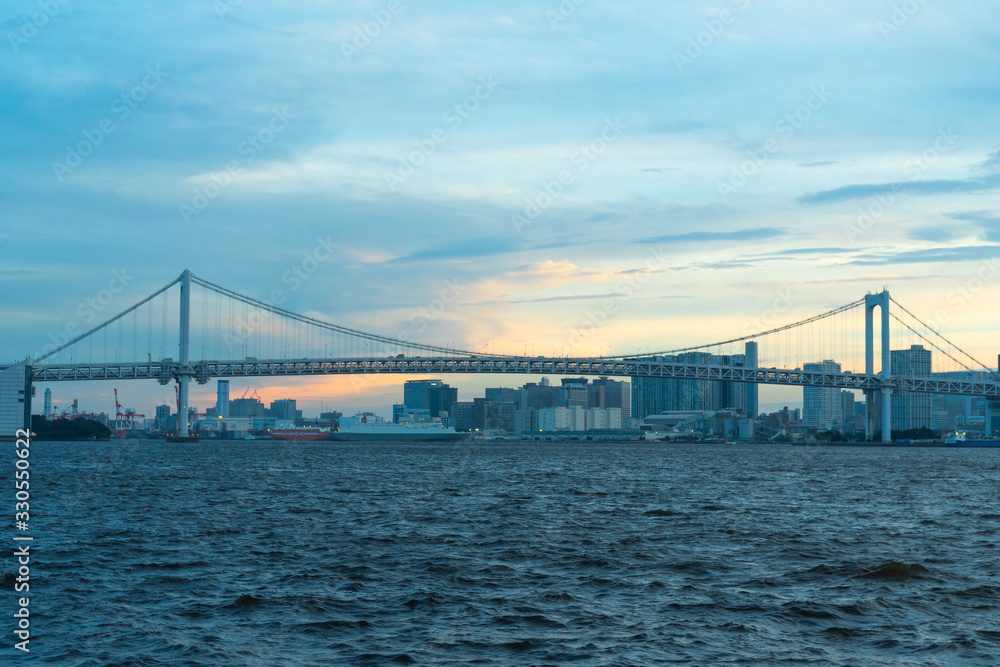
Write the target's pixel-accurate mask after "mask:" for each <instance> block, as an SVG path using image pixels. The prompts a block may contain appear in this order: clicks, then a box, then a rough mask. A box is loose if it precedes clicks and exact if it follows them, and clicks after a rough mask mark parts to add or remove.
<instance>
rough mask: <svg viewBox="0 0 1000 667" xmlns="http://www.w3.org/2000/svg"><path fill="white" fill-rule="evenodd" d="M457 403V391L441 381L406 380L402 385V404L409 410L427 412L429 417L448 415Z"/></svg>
mask: <svg viewBox="0 0 1000 667" xmlns="http://www.w3.org/2000/svg"><path fill="white" fill-rule="evenodd" d="M456 401H458V389H457V388H455V387H450V386H448V385H447V384H445V383H444V382H442V381H441V380H408V381H407V382H405V383H404V384H403V404H404V405H406V407H407V408H409V409H411V410H427V411H428V412H429V413H430V416H431V417H440V416H441V413H442V412H445V413H450V412H451V406H452V404H453V403H455V402H456Z"/></svg>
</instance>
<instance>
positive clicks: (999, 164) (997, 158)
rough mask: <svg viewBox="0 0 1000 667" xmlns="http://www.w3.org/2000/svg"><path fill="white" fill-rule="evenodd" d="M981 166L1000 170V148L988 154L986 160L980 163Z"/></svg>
mask: <svg viewBox="0 0 1000 667" xmlns="http://www.w3.org/2000/svg"><path fill="white" fill-rule="evenodd" d="M979 166H980V167H981V168H983V169H989V170H991V171H992V170H1000V149H998V150H995V151H993V152H992V153H990V154H989V155H987V156H986V160H985V161H984V162H981V163H979Z"/></svg>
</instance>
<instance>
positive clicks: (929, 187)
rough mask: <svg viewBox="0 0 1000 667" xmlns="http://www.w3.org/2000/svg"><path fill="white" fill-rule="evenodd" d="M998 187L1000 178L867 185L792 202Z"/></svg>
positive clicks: (813, 202) (820, 192)
mask: <svg viewBox="0 0 1000 667" xmlns="http://www.w3.org/2000/svg"><path fill="white" fill-rule="evenodd" d="M997 187H1000V175H997V176H986V177H983V178H974V179H968V180H937V181H912V182H907V181H896V182H893V183H874V184H869V185H861V184H859V185H845V186H843V187H839V188H835V189H833V190H821V191H819V192H813V193H810V194H807V195H801V196H800V197H798V198H797V199H796V200H795V201H796V203H798V204H825V203H829V202H836V201H845V200H850V199H866V198H869V197H877V196H878V195H884V194H886V193H898V192H906V193H908V194H913V195H925V196H926V195H939V194H953V193H961V192H985V191H987V190H994V189H996V188H997Z"/></svg>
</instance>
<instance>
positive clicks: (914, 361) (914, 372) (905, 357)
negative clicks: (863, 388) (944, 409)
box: [889, 345, 931, 431]
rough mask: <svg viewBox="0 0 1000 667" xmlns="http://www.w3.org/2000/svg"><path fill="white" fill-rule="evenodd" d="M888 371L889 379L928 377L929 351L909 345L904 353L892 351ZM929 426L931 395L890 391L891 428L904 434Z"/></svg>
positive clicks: (929, 367)
mask: <svg viewBox="0 0 1000 667" xmlns="http://www.w3.org/2000/svg"><path fill="white" fill-rule="evenodd" d="M889 364H890V366H889V368H890V369H891V371H892V376H893V377H923V378H929V377H931V351H930V350H927V349H925V348H924V346H923V345H911V346H910V348H909V349H908V350H892V351H891V352H890V353H889ZM930 427H931V395H930V394H922V393H915V392H909V391H907V392H893V394H892V429H893V430H894V431H906V430H909V429H914V428H930Z"/></svg>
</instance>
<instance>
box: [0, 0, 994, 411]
mask: <svg viewBox="0 0 1000 667" xmlns="http://www.w3.org/2000/svg"><path fill="white" fill-rule="evenodd" d="M0 12H2V13H0V35H2V38H3V39H2V43H0V95H2V98H3V100H4V104H3V105H0V114H2V118H0V121H2V122H0V201H2V204H3V205H2V208H0V211H2V215H0V295H2V298H0V358H2V359H5V360H15V359H23V358H24V357H25V356H27V355H28V354H30V353H31V351H32V350H33V349H37V348H38V347H39V346H41V345H44V344H45V343H47V342H48V340H49V339H50V335H51V334H53V333H54V332H56V333H57V332H59V331H62V330H63V329H64V327H65V326H66V324H67V322H72V321H74V319H75V318H79V313H80V312H81V311H80V309H81V304H85V303H86V302H87V299H88V298H92V297H94V295H96V294H99V293H101V291H102V290H104V289H106V288H108V287H109V285H110V286H114V287H115V288H116V290H117V293H116V294H115V295H114V300H113V301H112V302H111V303H110V304H108V305H107V306H106V308H105V309H104V311H106V314H110V313H112V312H114V311H117V310H120V309H123V308H126V307H128V306H130V305H132V304H133V303H135V302H136V301H138V300H140V299H142V298H143V297H145V296H146V295H148V294H149V293H151V292H153V291H155V290H156V289H158V288H159V287H161V286H163V285H164V284H166V283H168V282H170V281H171V280H173V279H174V278H175V277H176V276H177V275H179V274H180V272H181V271H182V270H184V269H185V268H189V269H191V270H192V271H193V272H194V273H196V274H197V275H199V276H202V277H204V278H206V279H208V280H211V281H213V282H216V283H219V284H222V285H225V286H226V287H230V288H232V289H235V290H237V291H239V292H242V293H244V294H248V295H252V296H257V297H258V298H265V297H266V296H267V295H268V294H269V293H270V292H271V291H273V290H274V289H283V290H284V291H285V292H286V293H287V296H288V301H287V303H286V307H288V308H289V309H291V310H294V311H297V312H303V313H311V314H314V315H316V316H319V317H323V318H327V319H329V320H330V321H334V322H337V323H338V324H342V325H345V326H349V327H353V328H357V329H362V330H367V331H376V332H381V333H386V334H388V335H395V334H397V333H399V332H400V331H408V330H409V329H410V328H412V326H413V324H412V323H413V321H414V319H415V318H419V317H420V313H422V312H426V310H427V309H428V308H430V307H431V306H432V305H434V304H435V303H436V300H438V299H442V294H448V295H452V296H449V298H448V301H449V303H447V307H446V308H444V309H443V311H441V313H440V315H438V316H435V318H433V319H432V320H429V321H428V322H427V326H426V329H423V328H422V329H421V331H420V332H419V336H416V335H415V336H414V337H415V338H419V339H420V340H423V341H425V342H428V343H433V344H441V345H451V344H454V345H456V346H457V347H465V348H466V349H473V350H485V349H490V350H495V351H497V352H509V353H514V354H518V353H522V352H533V353H535V354H556V353H559V351H560V350H563V349H565V347H566V345H567V344H570V345H571V347H572V352H573V353H574V354H579V355H597V354H606V353H608V351H611V352H612V353H615V354H621V353H625V352H626V351H631V350H639V349H643V348H650V347H651V348H653V349H669V348H673V347H681V346H684V345H689V344H697V343H700V342H706V341H708V340H718V339H724V338H727V337H729V334H730V333H735V334H736V335H738V334H739V333H740V332H741V331H743V330H744V329H745V327H746V325H747V323H748V322H751V321H753V320H754V319H755V318H759V317H760V315H761V314H762V313H766V312H767V311H768V309H769V308H771V307H772V306H773V304H774V303H775V302H776V300H778V299H784V301H783V303H786V304H787V308H783V310H784V311H786V312H783V313H782V314H783V316H785V317H787V318H788V321H794V320H795V319H800V318H801V317H806V316H809V315H812V314H815V313H818V312H822V311H825V310H828V309H830V308H833V307H835V306H838V305H840V304H844V303H848V302H850V301H853V300H855V299H858V298H860V297H861V296H863V295H864V293H865V292H868V291H878V290H881V289H882V288H883V287H888V288H889V289H890V290H891V292H892V294H893V296H894V298H895V299H896V300H898V301H899V302H900V303H903V304H907V305H908V307H909V308H910V309H911V310H913V311H914V312H919V313H920V314H923V315H924V316H925V317H928V318H930V317H933V316H934V315H933V314H934V313H938V314H943V315H944V317H943V318H941V319H940V322H941V323H942V328H943V329H945V330H946V332H947V333H948V335H949V337H951V338H952V339H953V340H955V342H956V343H960V344H961V345H962V346H963V347H964V348H965V349H967V350H968V351H970V352H971V353H972V354H974V355H976V356H978V357H979V358H981V359H986V360H989V359H992V360H994V361H995V360H996V356H995V355H996V353H997V351H998V348H997V345H996V343H995V336H994V335H993V332H994V331H995V323H996V319H997V316H996V314H995V310H996V309H995V304H996V303H997V300H998V297H1000V280H998V275H1000V265H998V264H997V258H998V257H1000V252H998V249H1000V199H998V188H1000V151H998V149H1000V137H998V125H997V123H996V109H997V106H998V103H1000V79H998V78H997V77H996V75H995V73H996V72H997V71H1000V49H998V47H1000V6H994V5H992V4H989V3H979V2H976V3H972V2H952V3H944V2H937V1H935V0H908V1H907V2H893V1H885V2H883V1H872V0H865V1H863V2H862V1H854V0H845V1H843V2H838V3H823V4H821V5H820V4H817V3H801V2H790V1H788V2H785V1H780V0H774V1H772V2H763V1H759V0H721V1H720V2H717V3H702V2H669V3H663V2H622V1H615V2H611V1H600V0H564V1H563V2H562V3H558V2H555V1H553V2H521V1H518V0H506V1H505V2H492V1H483V2H477V3H468V4H467V5H466V4H462V5H459V4H457V3H444V2H436V1H431V0H428V1H425V2H420V3H417V2H409V1H408V0H391V1H381V0H376V1H373V2H350V1H341V2H288V3H280V4H278V3H261V2H256V1H254V0H246V1H242V2H241V1H239V0H229V1H228V2H225V1H218V2H211V1H209V0H203V1H199V2H186V1H183V0H182V1H178V2H173V3H168V4H162V5H147V4H145V3H140V4H135V3H133V4H128V3H110V2H88V3H82V2H76V1H74V0H49V1H48V2H37V1H35V2H21V1H12V2H8V3H5V5H4V8H3V9H2V10H0ZM310 256H314V257H316V256H322V257H323V258H324V260H323V261H321V262H318V263H317V265H316V267H315V270H314V271H312V272H311V273H308V275H307V277H306V279H300V280H298V281H297V283H295V282H293V281H290V280H289V272H290V271H292V270H293V269H294V268H295V267H296V266H301V265H302V262H303V260H304V259H305V258H308V257H310ZM118 288H120V289H118ZM609 299H610V300H611V301H612V302H613V303H614V307H613V313H611V315H610V317H608V318H607V321H606V322H605V323H604V324H603V325H602V326H600V327H599V328H597V330H596V331H592V332H590V333H589V334H588V335H587V336H586V337H585V339H584V340H582V341H581V340H579V339H578V338H574V330H575V329H578V328H579V327H580V325H581V324H583V323H586V322H588V321H589V320H590V318H591V315H592V313H594V312H597V311H598V310H600V309H601V308H603V307H604V306H602V304H604V303H605V302H606V301H607V300H609ZM104 311H102V312H104ZM446 379H447V378H446ZM505 380H507V381H503V382H501V381H500V380H499V379H498V378H489V377H480V378H472V379H461V380H449V381H451V383H452V384H453V385H457V386H458V387H459V388H460V396H461V397H462V398H463V399H466V398H470V397H471V396H473V395H475V394H476V393H477V392H479V391H481V388H482V387H485V386H495V385H496V384H506V385H508V386H512V385H514V384H519V383H520V382H522V381H523V378H508V379H505ZM247 384H252V385H254V386H257V387H260V388H261V389H260V392H261V394H262V395H264V396H265V397H266V398H269V399H273V398H282V397H284V396H290V397H297V398H299V399H301V400H300V402H301V403H303V404H304V405H305V406H306V407H307V412H308V411H309V410H314V409H316V408H318V407H319V403H320V401H323V405H324V407H327V408H329V407H331V406H333V407H335V408H336V409H342V410H344V411H348V412H349V411H352V410H355V409H360V408H376V409H379V410H380V411H383V412H384V411H385V410H386V409H387V408H388V406H389V405H391V403H393V402H399V401H401V397H402V391H401V388H400V387H399V380H398V379H396V378H392V379H389V380H385V379H382V378H373V379H371V380H370V381H368V382H366V383H365V384H364V386H363V387H361V388H359V387H357V386H356V383H354V384H352V383H351V382H349V381H348V379H343V378H341V379H336V378H334V379H322V380H310V379H303V380H289V381H283V383H282V384H280V386H279V385H276V384H275V383H253V382H250V383H247ZM212 386H213V385H208V386H207V387H195V389H194V390H193V393H192V395H193V398H192V404H194V405H199V404H209V403H211V402H212V400H213V399H212V398H211V396H212ZM238 387H239V388H238ZM52 389H53V392H54V393H55V394H56V395H57V398H58V399H59V400H57V403H58V402H60V401H62V402H63V403H65V402H66V401H67V400H71V398H72V396H79V397H80V398H81V404H83V405H84V406H86V407H89V408H90V409H105V405H106V404H107V403H108V401H109V398H108V397H109V396H110V395H111V386H110V385H108V384H107V383H94V384H92V385H71V384H66V385H53V386H52ZM121 389H122V390H123V393H124V391H127V392H128V397H129V402H130V403H132V404H135V406H136V407H138V408H140V409H145V410H147V411H149V412H151V410H152V405H154V404H156V403H160V402H172V396H173V391H172V389H171V388H170V387H166V388H164V387H160V386H159V385H155V386H147V385H146V384H144V383H131V384H128V385H127V386H125V387H122V388H121ZM242 389H243V387H242V385H240V384H239V382H235V383H234V386H233V390H232V391H233V393H235V394H240V393H242ZM41 391H42V388H41V387H40V388H39V394H40V393H41ZM768 392H770V393H768ZM71 394H72V396H71ZM761 400H762V402H763V403H764V404H767V403H768V402H769V401H773V402H776V403H781V402H782V401H784V402H791V403H794V402H796V401H798V400H800V392H799V396H798V397H797V396H796V395H795V394H794V393H792V394H781V393H780V392H779V391H778V390H771V389H765V390H763V391H762V398H761ZM88 401H89V402H90V403H91V404H90V405H89V406H88V405H87V404H88ZM39 403H40V401H39ZM315 411H318V409H316V410H315Z"/></svg>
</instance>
